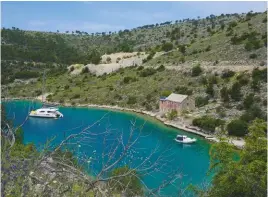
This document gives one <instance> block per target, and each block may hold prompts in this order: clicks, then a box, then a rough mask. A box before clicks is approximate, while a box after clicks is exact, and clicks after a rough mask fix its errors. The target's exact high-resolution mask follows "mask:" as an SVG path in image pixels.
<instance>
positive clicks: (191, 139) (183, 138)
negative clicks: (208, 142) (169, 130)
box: [175, 135, 197, 144]
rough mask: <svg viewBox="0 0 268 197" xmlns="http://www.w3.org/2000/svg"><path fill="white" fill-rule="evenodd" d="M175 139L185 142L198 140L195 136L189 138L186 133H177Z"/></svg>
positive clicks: (189, 142)
mask: <svg viewBox="0 0 268 197" xmlns="http://www.w3.org/2000/svg"><path fill="white" fill-rule="evenodd" d="M175 141H176V142H179V143H183V144H191V143H194V142H196V141H197V140H196V139H195V138H189V137H187V136H186V135H177V137H176V138H175Z"/></svg>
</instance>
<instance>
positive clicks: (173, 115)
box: [167, 109, 178, 120]
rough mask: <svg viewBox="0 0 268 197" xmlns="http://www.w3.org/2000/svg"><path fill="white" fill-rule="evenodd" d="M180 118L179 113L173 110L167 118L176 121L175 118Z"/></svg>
mask: <svg viewBox="0 0 268 197" xmlns="http://www.w3.org/2000/svg"><path fill="white" fill-rule="evenodd" d="M177 116H178V112H177V111H176V110H175V109H172V110H171V111H170V112H168V113H167V118H168V119H169V120H174V119H175V118H177Z"/></svg>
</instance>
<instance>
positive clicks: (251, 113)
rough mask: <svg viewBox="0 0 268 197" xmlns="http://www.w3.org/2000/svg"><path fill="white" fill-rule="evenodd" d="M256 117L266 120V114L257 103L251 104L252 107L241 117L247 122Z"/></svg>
mask: <svg viewBox="0 0 268 197" xmlns="http://www.w3.org/2000/svg"><path fill="white" fill-rule="evenodd" d="M256 118H260V119H263V120H266V114H265V113H264V112H263V111H262V110H261V108H260V107H259V106H258V105H257V104H253V105H251V107H250V108H249V109H247V110H246V111H245V112H244V113H243V114H242V116H241V117H240V119H241V120H243V121H245V122H247V123H250V122H251V121H253V120H254V119H256Z"/></svg>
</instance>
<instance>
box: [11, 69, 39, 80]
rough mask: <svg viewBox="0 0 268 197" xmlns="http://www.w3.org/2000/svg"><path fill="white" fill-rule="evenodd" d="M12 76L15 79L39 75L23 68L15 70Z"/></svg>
mask: <svg viewBox="0 0 268 197" xmlns="http://www.w3.org/2000/svg"><path fill="white" fill-rule="evenodd" d="M14 76H15V78H16V79H30V78H37V77H39V73H38V72H34V71H27V70H25V71H19V72H16V73H15V75H14Z"/></svg>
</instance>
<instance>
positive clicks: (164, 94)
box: [160, 90, 172, 97]
mask: <svg viewBox="0 0 268 197" xmlns="http://www.w3.org/2000/svg"><path fill="white" fill-rule="evenodd" d="M171 93H172V92H171V91H170V90H165V91H163V92H161V95H160V96H162V97H168V96H169V95H170V94H171Z"/></svg>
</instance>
